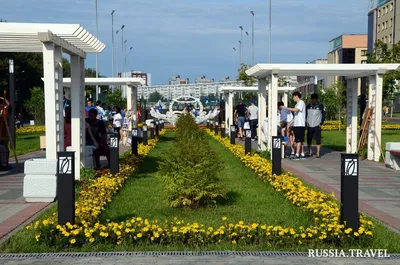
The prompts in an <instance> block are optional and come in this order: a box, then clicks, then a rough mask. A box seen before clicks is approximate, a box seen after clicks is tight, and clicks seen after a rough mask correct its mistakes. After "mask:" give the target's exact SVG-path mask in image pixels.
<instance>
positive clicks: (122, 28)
mask: <svg viewBox="0 0 400 265" xmlns="http://www.w3.org/2000/svg"><path fill="white" fill-rule="evenodd" d="M124 28H125V25H122V27H121V35H122V42H121V44H122V75H121V77H124V74H125V68H124V61H123V60H124Z"/></svg>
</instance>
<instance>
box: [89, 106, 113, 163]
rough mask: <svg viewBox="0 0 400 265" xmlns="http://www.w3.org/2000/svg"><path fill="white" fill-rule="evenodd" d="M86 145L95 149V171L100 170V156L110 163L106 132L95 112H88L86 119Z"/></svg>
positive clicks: (94, 110)
mask: <svg viewBox="0 0 400 265" xmlns="http://www.w3.org/2000/svg"><path fill="white" fill-rule="evenodd" d="M86 145H93V146H94V147H96V149H95V150H94V151H93V156H94V158H95V160H96V169H100V167H101V165H100V156H106V157H107V161H108V163H110V148H109V146H108V144H107V130H106V126H105V125H104V122H103V121H102V120H98V119H97V110H96V109H90V110H89V118H87V119H86Z"/></svg>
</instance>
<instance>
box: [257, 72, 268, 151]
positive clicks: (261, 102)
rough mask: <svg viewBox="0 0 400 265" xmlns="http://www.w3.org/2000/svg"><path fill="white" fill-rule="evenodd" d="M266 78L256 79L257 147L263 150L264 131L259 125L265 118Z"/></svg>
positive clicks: (264, 147) (261, 124)
mask: <svg viewBox="0 0 400 265" xmlns="http://www.w3.org/2000/svg"><path fill="white" fill-rule="evenodd" d="M266 95H267V80H266V79H259V80H258V118H259V120H258V129H257V130H258V133H257V135H258V149H259V150H261V151H265V149H266V146H265V144H264V143H263V142H264V139H265V136H264V131H263V130H261V127H262V126H263V124H264V120H265V119H266V116H267V114H266V111H267V101H266Z"/></svg>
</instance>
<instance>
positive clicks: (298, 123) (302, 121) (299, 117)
mask: <svg viewBox="0 0 400 265" xmlns="http://www.w3.org/2000/svg"><path fill="white" fill-rule="evenodd" d="M293 100H294V101H295V102H296V106H295V107H294V108H288V107H285V106H281V110H282V109H288V110H289V111H291V112H293V113H294V121H293V131H294V141H295V143H296V155H295V156H294V157H293V158H292V159H293V160H300V159H305V158H306V156H305V154H304V138H305V132H306V105H305V103H304V101H303V100H301V93H300V92H298V91H296V92H294V93H293Z"/></svg>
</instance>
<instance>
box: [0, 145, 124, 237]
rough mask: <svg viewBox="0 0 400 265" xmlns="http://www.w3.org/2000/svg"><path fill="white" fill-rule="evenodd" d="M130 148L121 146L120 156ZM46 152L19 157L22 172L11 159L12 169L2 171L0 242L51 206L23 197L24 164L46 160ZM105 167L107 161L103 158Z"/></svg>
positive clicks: (0, 173)
mask: <svg viewBox="0 0 400 265" xmlns="http://www.w3.org/2000/svg"><path fill="white" fill-rule="evenodd" d="M129 148H130V147H126V146H121V147H120V154H122V153H124V152H126V151H127V150H128V149H129ZM45 156H46V152H45V151H37V152H32V153H28V154H25V155H21V156H18V162H19V164H20V170H19V171H18V170H17V168H16V163H15V160H14V159H13V158H12V159H10V165H11V166H12V169H11V170H9V171H0V241H1V239H2V238H3V237H6V236H7V235H8V234H9V233H10V232H12V231H13V230H15V229H16V228H18V227H19V226H20V225H22V224H23V223H24V222H26V221H27V220H28V219H30V218H31V217H32V216H34V215H35V214H37V213H38V212H40V211H41V210H43V209H44V208H46V207H47V206H49V203H27V202H25V199H24V197H23V180H24V173H23V172H24V162H25V161H26V160H29V159H31V158H44V157H45ZM101 162H102V164H103V165H105V164H106V163H107V162H106V159H105V158H104V157H103V158H102V161H101Z"/></svg>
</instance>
